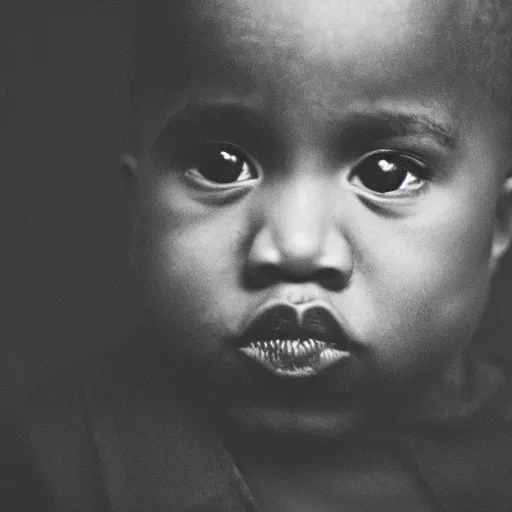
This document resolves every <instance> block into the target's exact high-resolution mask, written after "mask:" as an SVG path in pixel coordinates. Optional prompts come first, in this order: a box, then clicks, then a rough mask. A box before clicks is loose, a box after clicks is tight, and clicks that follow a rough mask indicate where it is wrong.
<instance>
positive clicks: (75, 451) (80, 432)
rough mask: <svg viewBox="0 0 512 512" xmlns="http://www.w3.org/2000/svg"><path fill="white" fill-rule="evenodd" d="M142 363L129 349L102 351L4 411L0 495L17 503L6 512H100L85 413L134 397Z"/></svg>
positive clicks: (89, 419) (89, 418) (97, 470)
mask: <svg viewBox="0 0 512 512" xmlns="http://www.w3.org/2000/svg"><path fill="white" fill-rule="evenodd" d="M143 359H144V358H142V357H141V356H140V355H135V352H134V350H133V349H131V348H130V347H127V346H124V347H120V348H116V349H111V350H108V351H104V352H101V353H99V354H96V355H94V356H92V357H90V358H89V359H87V360H84V361H81V362H78V363H75V364H73V365H72V366H70V367H68V368H66V369H63V370H62V371H60V372H58V373H55V374H53V375H52V376H50V377H49V378H48V379H47V380H46V381H44V382H43V383H41V384H38V385H37V386H35V387H32V388H31V389H29V390H28V391H27V392H25V393H24V394H23V395H22V396H21V397H18V398H17V399H16V401H15V402H14V403H10V404H9V406H8V407H5V408H4V411H3V413H2V416H1V421H0V436H1V437H0V450H1V452H2V453H1V459H0V464H1V465H2V468H1V469H2V473H1V474H2V476H3V475H4V473H5V474H6V475H8V478H7V479H5V478H4V479H3V482H2V487H4V488H3V489H2V494H3V496H6V499H7V501H8V502H9V500H10V501H12V502H13V503H16V506H17V508H12V510H27V511H29V510H30V511H31V510H82V509H83V510H103V504H104V503H105V501H106V498H105V496H104V492H105V491H104V483H103V482H102V473H101V463H100V460H99V459H98V452H97V443H96V439H95V431H94V425H93V422H94V421H98V419H97V418H96V419H95V418H94V417H93V414H92V412H91V409H94V414H96V415H98V414H100V415H101V414H104V413H105V412H104V411H114V410H115V407H114V405H115V404H119V403H121V402H122V401H123V399H124V400H125V401H126V400H127V395H133V394H134V393H135V392H136V390H137V389H139V390H140V389H141V386H140V382H143V381H144V380H147V378H146V377H145V376H144V374H145V373H151V368H150V367H149V366H148V364H149V363H148V360H147V359H148V358H145V360H144V362H143ZM134 361H135V362H137V363H138V364H135V362H134ZM123 412H126V411H123ZM125 420H126V421H129V418H126V419H125ZM50 502H51V503H52V505H51V506H50V505H46V504H47V503H50ZM57 504H58V506H57ZM80 504H83V508H80ZM13 506H14V505H13Z"/></svg>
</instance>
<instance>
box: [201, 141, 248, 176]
mask: <svg viewBox="0 0 512 512" xmlns="http://www.w3.org/2000/svg"><path fill="white" fill-rule="evenodd" d="M195 168H196V171H197V172H198V173H199V174H201V175H202V176H203V177H204V178H206V179H207V180H209V181H212V182H214V183H221V184H228V183H234V182H237V181H238V182H242V181H246V180H249V179H252V178H256V177H257V174H256V172H255V171H254V170H253V168H252V166H251V165H250V164H249V163H248V162H247V159H246V158H245V157H244V156H243V155H242V154H241V152H240V151H237V150H236V149H235V148H232V147H230V145H229V144H222V143H208V144H205V145H204V147H203V148H202V150H201V152H200V156H199V159H198V162H197V164H196V166H195Z"/></svg>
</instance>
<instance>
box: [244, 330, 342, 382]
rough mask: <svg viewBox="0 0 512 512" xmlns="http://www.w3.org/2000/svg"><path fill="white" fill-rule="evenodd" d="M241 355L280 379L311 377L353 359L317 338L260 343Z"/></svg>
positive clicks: (245, 350)
mask: <svg viewBox="0 0 512 512" xmlns="http://www.w3.org/2000/svg"><path fill="white" fill-rule="evenodd" d="M240 352H242V353H243V354H245V355H246V356H247V357H249V358H251V359H253V360H254V361H256V362H257V363H259V364H260V365H261V366H263V367H264V368H266V369H267V370H269V371H270V372H271V373H273V374H275V375H279V376H280V377H299V378H300V377H312V376H314V375H318V374H319V373H320V372H321V371H323V370H325V369H327V368H329V367H330V366H333V365H334V364H336V363H339V362H340V361H342V360H344V359H347V358H348V357H350V352H347V351H344V350H339V349H338V348H336V346H334V345H333V344H331V343H326V342H324V341H321V340H315V339H312V338H310V339H307V340H301V339H295V340H290V339H283V340H281V339H278V340H258V341H253V342H251V343H250V344H249V345H248V346H246V347H240Z"/></svg>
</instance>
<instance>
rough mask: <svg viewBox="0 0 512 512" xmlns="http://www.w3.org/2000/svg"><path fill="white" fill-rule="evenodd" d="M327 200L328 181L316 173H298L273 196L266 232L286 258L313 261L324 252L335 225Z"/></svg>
mask: <svg viewBox="0 0 512 512" xmlns="http://www.w3.org/2000/svg"><path fill="white" fill-rule="evenodd" d="M312 174H313V175H312ZM328 196H329V194H328V185H327V182H326V180H323V179H321V177H320V176H315V173H308V174H302V173H297V174H296V175H294V176H293V177H291V178H290V179H289V180H288V181H287V183H286V184H285V185H282V186H280V187H276V189H275V190H274V193H273V194H271V202H272V204H271V205H269V208H268V209H267V228H268V229H269V230H270V232H271V234H272V238H273V240H274V243H275V244H276V246H277V248H278V249H279V251H280V252H281V254H282V256H283V257H284V258H292V259H293V258H296V259H310V258H315V257H317V256H318V255H319V254H320V253H321V252H322V250H323V245H324V243H325V237H326V235H327V232H328V231H329V229H330V223H331V222H332V208H330V207H329V197H328Z"/></svg>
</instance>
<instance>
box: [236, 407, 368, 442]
mask: <svg viewBox="0 0 512 512" xmlns="http://www.w3.org/2000/svg"><path fill="white" fill-rule="evenodd" d="M227 416H228V419H229V421H230V422H233V423H234V424H235V426H236V427H237V428H239V429H243V430H247V431H252V432H258V433H261V434H268V435H286V436H297V437H316V438H326V439H331V438H334V437H337V436H340V435H343V434H346V433H348V432H350V431H352V430H354V429H355V428H356V427H357V426H358V425H360V424H361V423H363V422H364V418H363V417H362V415H361V414H357V413H355V412H352V411H345V412H338V411H336V412H331V411H329V412H327V411H313V410H305V409H299V408H293V409H292V408H285V407H281V408H277V407H272V406H254V407H250V408H236V409H230V410H229V411H228V412H227Z"/></svg>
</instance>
